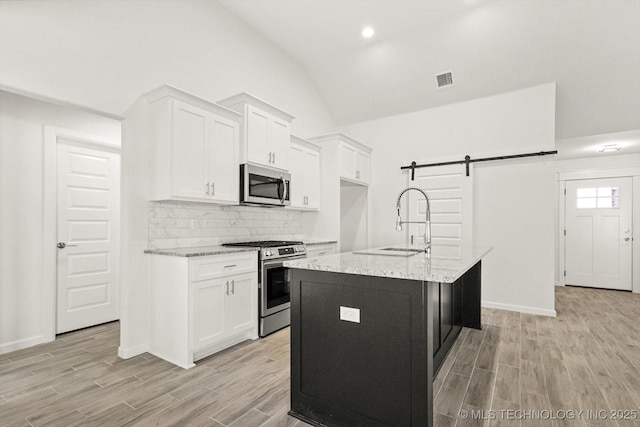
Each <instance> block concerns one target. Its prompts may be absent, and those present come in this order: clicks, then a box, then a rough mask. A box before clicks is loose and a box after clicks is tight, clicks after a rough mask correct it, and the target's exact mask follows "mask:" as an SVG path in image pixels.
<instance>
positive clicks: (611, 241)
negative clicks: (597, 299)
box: [565, 177, 633, 291]
mask: <svg viewBox="0 0 640 427" xmlns="http://www.w3.org/2000/svg"><path fill="white" fill-rule="evenodd" d="M632 202H633V200H632V179H631V178H630V177H626V178H601V179H585V180H576V181H567V186H566V196H565V212H566V220H565V221H566V226H565V230H566V238H565V248H566V254H565V259H566V261H565V269H566V278H565V283H566V284H567V285H577V286H590V287H596V288H607V289H623V290H629V291H630V290H631V250H632V240H633V239H632V234H633V233H632V230H631V218H632V217H631V207H632Z"/></svg>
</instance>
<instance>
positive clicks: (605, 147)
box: [598, 144, 622, 153]
mask: <svg viewBox="0 0 640 427" xmlns="http://www.w3.org/2000/svg"><path fill="white" fill-rule="evenodd" d="M621 148H622V147H621V146H619V145H618V144H604V145H603V146H602V147H600V148H598V153H608V152H611V151H618V150H620V149H621Z"/></svg>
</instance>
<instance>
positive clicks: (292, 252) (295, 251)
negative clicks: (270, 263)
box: [261, 245, 307, 259]
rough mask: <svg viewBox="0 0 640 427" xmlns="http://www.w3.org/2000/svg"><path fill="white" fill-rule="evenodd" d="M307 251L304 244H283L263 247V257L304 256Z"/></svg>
mask: <svg viewBox="0 0 640 427" xmlns="http://www.w3.org/2000/svg"><path fill="white" fill-rule="evenodd" d="M306 253H307V248H305V247H304V245H295V246H281V247H276V248H264V249H262V252H261V255H262V259H276V258H289V257H293V256H302V255H305V254H306Z"/></svg>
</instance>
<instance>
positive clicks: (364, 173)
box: [356, 150, 369, 182]
mask: <svg viewBox="0 0 640 427" xmlns="http://www.w3.org/2000/svg"><path fill="white" fill-rule="evenodd" d="M356 179H357V180H359V181H362V182H369V154H368V153H365V152H363V151H360V150H358V151H356Z"/></svg>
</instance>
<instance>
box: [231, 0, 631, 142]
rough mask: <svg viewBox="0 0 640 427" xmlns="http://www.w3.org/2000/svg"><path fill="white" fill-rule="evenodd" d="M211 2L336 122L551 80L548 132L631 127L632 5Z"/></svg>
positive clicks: (544, 0)
mask: <svg viewBox="0 0 640 427" xmlns="http://www.w3.org/2000/svg"><path fill="white" fill-rule="evenodd" d="M221 3H222V4H223V5H224V6H225V7H227V8H228V9H229V10H230V11H232V13H234V14H235V15H236V16H238V17H239V18H240V19H241V20H243V21H245V22H246V23H248V24H249V25H250V26H252V27H253V28H255V29H256V30H257V31H259V32H260V33H261V34H263V35H264V36H265V37H266V38H268V39H270V40H271V41H272V42H273V43H275V44H276V45H278V46H280V47H281V48H282V49H283V50H284V51H285V52H287V53H288V54H289V55H291V56H292V57H293V58H295V59H296V60H297V61H299V62H300V63H301V64H302V65H303V66H304V67H305V68H306V70H307V72H308V73H309V75H310V77H311V78H312V80H313V81H314V83H315V84H316V86H317V88H318V90H319V92H320V95H321V96H322V98H323V100H324V102H325V104H326V106H327V108H328V110H329V112H330V114H331V115H332V117H333V119H334V121H335V122H336V123H337V124H338V125H343V124H349V123H354V122H361V121H366V120H371V119H375V118H379V117H384V116H389V115H394V114H401V113H405V112H409V111H415V110H419V109H424V108H431V107H437V106H441V105H445V104H449V103H453V102H459V101H465V100H469V99H474V98H479V97H484V96H490V95H494V94H498V93H503V92H508V91H511V90H516V89H521V88H526V87H530V86H534V85H537V84H541V83H547V82H556V83H557V104H556V117H557V119H556V136H557V137H558V138H559V139H566V138H573V137H580V136H585V135H595V134H605V133H610V132H620V131H627V130H631V129H640V25H638V22H640V1H638V0H575V1H574V0H535V1H534V0H530V1H524V0H522V1H520V0H449V1H444V0H397V1H391V0H367V1H357V0H301V1H287V0H261V1H255V0H221ZM367 25H370V26H372V27H373V28H374V29H375V35H374V36H373V37H371V38H370V39H364V38H363V37H362V36H361V34H360V32H361V30H362V28H363V27H364V26H367ZM443 71H452V72H453V81H454V85H453V86H452V87H447V88H441V89H438V88H437V85H436V81H435V77H434V75H435V74H437V73H441V72H443Z"/></svg>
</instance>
